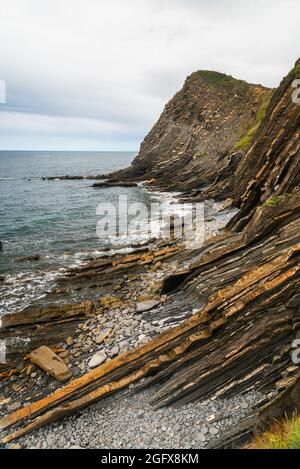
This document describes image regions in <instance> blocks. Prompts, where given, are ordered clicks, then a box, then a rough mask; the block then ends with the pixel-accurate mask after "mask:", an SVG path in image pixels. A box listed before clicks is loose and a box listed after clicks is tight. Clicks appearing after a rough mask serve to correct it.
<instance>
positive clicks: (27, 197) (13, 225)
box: [0, 151, 162, 314]
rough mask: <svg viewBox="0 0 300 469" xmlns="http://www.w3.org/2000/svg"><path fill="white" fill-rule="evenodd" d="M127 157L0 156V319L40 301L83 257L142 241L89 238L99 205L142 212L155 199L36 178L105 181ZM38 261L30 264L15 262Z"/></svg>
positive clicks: (136, 237)
mask: <svg viewBox="0 0 300 469" xmlns="http://www.w3.org/2000/svg"><path fill="white" fill-rule="evenodd" d="M134 156H135V153H132V152H43V151H42V152H41V151H40V152H5V151H1V152H0V200H1V204H0V240H1V241H2V243H3V252H2V253H0V273H1V274H3V275H5V278H6V282H5V283H4V284H3V283H2V284H1V283H0V314H3V313H6V312H15V311H19V310H22V309H23V308H24V307H26V306H28V305H29V304H31V302H32V300H38V299H41V298H42V297H43V296H44V294H45V290H47V289H50V288H51V284H52V282H53V280H54V279H55V278H56V277H57V276H58V275H60V274H63V272H64V271H65V269H66V268H68V267H70V266H75V265H78V264H80V263H82V262H83V261H84V260H85V259H86V258H88V257H89V256H94V257H95V256H101V255H103V252H105V251H106V250H108V249H110V248H112V249H115V250H116V249H117V250H121V251H122V249H126V248H128V246H130V245H131V243H137V242H141V241H142V234H141V233H140V232H139V231H137V233H136V234H133V235H131V237H129V238H126V239H122V238H118V239H109V240H107V239H102V238H99V237H98V236H97V234H96V226H97V222H98V221H99V216H98V215H97V214H96V208H97V206H98V204H101V203H113V204H116V203H117V202H118V198H119V196H120V195H126V196H127V198H128V203H129V204H130V203H131V202H134V203H136V202H139V203H140V202H141V203H143V204H145V205H146V206H147V207H150V204H151V203H152V202H156V201H158V199H159V198H161V197H162V196H161V195H158V194H154V193H148V192H147V191H146V189H144V188H143V187H133V188H115V187H114V188H107V189H93V188H92V187H91V186H92V184H93V182H94V181H92V180H74V181H70V180H68V181H62V180H53V181H44V180H42V177H47V176H62V175H95V174H105V173H108V172H111V171H113V170H116V169H119V168H122V167H126V166H128V165H129V164H130V163H131V161H132V160H133V158H134ZM34 254H39V255H40V260H38V261H30V262H29V261H23V262H19V261H18V258H19V257H22V256H30V255H34Z"/></svg>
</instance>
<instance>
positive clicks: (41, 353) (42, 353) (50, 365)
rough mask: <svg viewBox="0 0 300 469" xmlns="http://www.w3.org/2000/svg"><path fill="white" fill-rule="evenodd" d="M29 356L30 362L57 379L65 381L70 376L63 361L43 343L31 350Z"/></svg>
mask: <svg viewBox="0 0 300 469" xmlns="http://www.w3.org/2000/svg"><path fill="white" fill-rule="evenodd" d="M29 358H30V360H31V362H32V363H34V364H35V365H37V366H38V367H40V368H41V369H42V370H44V371H46V372H47V373H48V374H49V375H51V376H53V378H55V379H57V380H58V381H67V380H69V379H70V378H71V377H72V373H71V371H70V370H69V368H68V367H67V366H66V364H65V362H64V361H63V360H62V359H61V358H60V357H59V356H58V355H56V353H54V352H53V351H52V350H51V349H50V348H49V347H46V346H45V345H42V346H41V347H39V348H38V349H36V350H34V351H33V352H31V353H30V355H29Z"/></svg>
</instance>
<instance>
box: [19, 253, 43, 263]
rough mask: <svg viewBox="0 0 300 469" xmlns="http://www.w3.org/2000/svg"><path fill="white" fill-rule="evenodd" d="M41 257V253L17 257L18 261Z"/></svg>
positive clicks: (34, 259)
mask: <svg viewBox="0 0 300 469" xmlns="http://www.w3.org/2000/svg"><path fill="white" fill-rule="evenodd" d="M40 258H41V256H40V254H34V255H32V256H21V257H17V258H16V262H33V261H39V260H40Z"/></svg>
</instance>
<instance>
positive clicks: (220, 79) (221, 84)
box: [195, 70, 251, 95]
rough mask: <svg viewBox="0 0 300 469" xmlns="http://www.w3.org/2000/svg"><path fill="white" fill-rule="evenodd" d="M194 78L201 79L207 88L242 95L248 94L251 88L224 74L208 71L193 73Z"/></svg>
mask: <svg viewBox="0 0 300 469" xmlns="http://www.w3.org/2000/svg"><path fill="white" fill-rule="evenodd" d="M195 76H197V77H199V78H201V79H202V80H203V81H204V82H205V83H207V84H208V85H209V86H214V87H216V88H224V89H227V90H232V91H234V92H237V93H239V94H242V95H245V94H246V93H248V91H249V89H250V88H251V85H250V84H249V83H247V82H246V81H243V80H237V79H236V78H233V77H232V76H231V75H226V74H225V73H219V72H213V71H210V70H199V71H198V72H195Z"/></svg>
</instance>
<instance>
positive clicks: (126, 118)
mask: <svg viewBox="0 0 300 469" xmlns="http://www.w3.org/2000/svg"><path fill="white" fill-rule="evenodd" d="M299 24H300V2H299V0H252V1H251V2H250V1H249V0H109V1H106V0H42V1H41V0H0V78H1V79H3V80H5V82H6V87H7V103H6V104H0V149H18V150H21V149H27V150H30V149H49V150H60V149H61V150H134V151H135V150H137V149H138V147H139V144H140V142H141V140H142V139H143V137H144V136H145V134H146V133H147V132H148V131H149V130H150V128H151V127H152V125H153V124H154V123H155V121H156V120H157V118H158V117H159V115H160V113H161V111H162V109H163V107H164V105H165V103H166V102H167V101H168V100H169V99H170V98H171V97H172V96H173V95H174V93H175V92H176V91H177V90H178V89H180V88H181V86H182V84H183V82H184V80H185V78H186V76H187V75H189V74H190V73H192V72H193V71H195V70H199V69H209V70H217V71H222V72H225V73H229V74H231V75H233V76H235V77H237V78H242V79H245V80H247V81H249V82H254V83H262V84H264V85H268V86H277V85H278V83H279V82H280V80H281V78H282V77H283V76H284V75H285V74H286V73H287V72H288V71H289V69H290V68H291V66H292V65H293V63H294V62H295V61H296V59H297V58H298V56H299V55H300V28H299Z"/></svg>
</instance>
